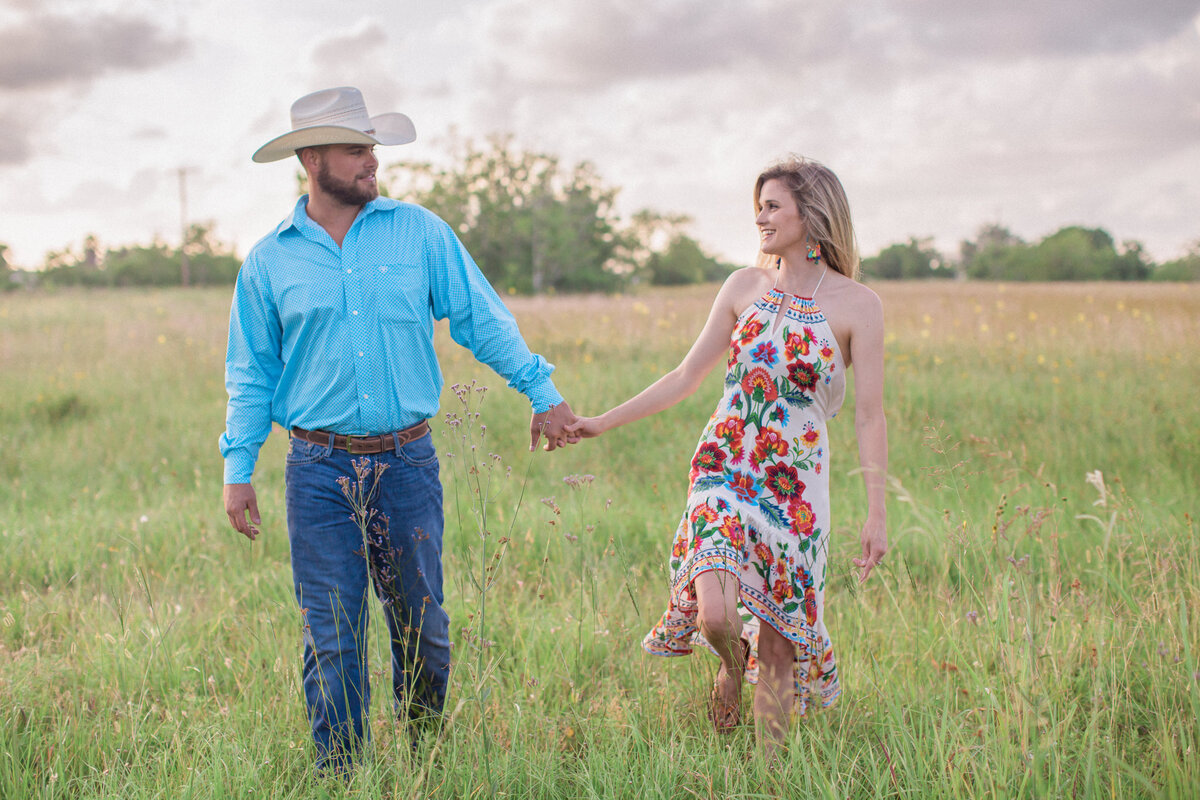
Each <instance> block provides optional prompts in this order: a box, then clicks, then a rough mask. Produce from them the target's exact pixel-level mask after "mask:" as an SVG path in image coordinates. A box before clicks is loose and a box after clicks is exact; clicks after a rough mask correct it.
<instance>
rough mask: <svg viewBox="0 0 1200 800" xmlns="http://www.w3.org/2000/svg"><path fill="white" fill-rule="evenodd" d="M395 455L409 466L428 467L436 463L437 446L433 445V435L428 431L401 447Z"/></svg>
mask: <svg viewBox="0 0 1200 800" xmlns="http://www.w3.org/2000/svg"><path fill="white" fill-rule="evenodd" d="M396 455H398V456H399V457H400V460H401V461H403V462H404V463H405V464H408V465H409V466H410V467H428V466H432V465H433V464H436V463H437V448H435V447H434V446H433V436H432V435H431V434H428V433H427V434H425V435H424V436H422V437H421V438H420V439H414V440H413V441H411V442H409V443H408V444H406V445H404V446H403V447H401V448H400V451H399V452H398V453H397V454H396Z"/></svg>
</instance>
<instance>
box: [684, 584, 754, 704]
mask: <svg viewBox="0 0 1200 800" xmlns="http://www.w3.org/2000/svg"><path fill="white" fill-rule="evenodd" d="M695 588H696V602H697V604H698V606H699V611H698V617H699V619H698V622H699V625H700V632H701V633H702V634H704V638H705V639H707V640H708V643H709V644H711V645H712V646H713V648H714V649H715V650H716V651H717V654H718V655H719V656H720V657H721V671H720V672H718V673H717V692H718V697H719V700H720V703H721V704H722V706H724V707H725V708H727V709H728V708H734V709H736V708H737V705H738V701H739V700H740V698H741V692H742V676H743V675H744V674H745V671H746V654H745V650H744V649H743V645H742V619H741V617H739V616H738V612H737V603H738V597H739V595H740V593H741V582H740V581H739V580H738V578H737V576H736V575H734V574H732V573H730V572H725V571H723V570H710V571H708V572H704V573H701V574H700V575H698V576H697V577H696V581H695ZM718 727H719V723H718Z"/></svg>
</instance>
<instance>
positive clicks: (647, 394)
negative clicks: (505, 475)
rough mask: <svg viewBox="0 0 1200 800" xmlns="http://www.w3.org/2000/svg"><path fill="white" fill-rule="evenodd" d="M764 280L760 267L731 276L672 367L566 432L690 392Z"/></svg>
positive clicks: (595, 427) (605, 426)
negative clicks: (684, 351) (677, 364)
mask: <svg viewBox="0 0 1200 800" xmlns="http://www.w3.org/2000/svg"><path fill="white" fill-rule="evenodd" d="M762 280H763V275H762V272H761V270H758V269H757V268H755V267H747V268H745V269H741V270H738V271H737V272H735V273H733V274H732V275H730V276H729V277H728V278H727V279H726V280H725V284H724V285H723V286H722V287H721V291H720V292H718V293H717V297H716V300H714V301H713V305H712V310H711V311H709V314H708V321H707V322H705V323H704V328H703V330H701V331H700V335H699V336H698V337H696V341H695V342H694V343H693V344H692V348H691V350H689V351H688V354H687V355H686V356H684V358H683V361H681V362H680V363H679V366H677V367H676V368H675V369H673V370H671V371H670V372H668V373H667V374H666V375H663V376H662V377H661V378H659V379H658V380H657V381H655V382H654V383H652V384H650V385H649V386H647V387H646V388H645V389H643V390H642V391H641V392H639V393H638V394H637V395H635V396H634V397H631V398H630V399H628V400H626V401H625V402H624V403H621V404H620V405H619V406H616V407H615V408H612V409H610V410H608V411H606V412H604V413H603V414H601V415H600V416H598V417H580V418H579V419H578V420H577V421H576V422H575V423H574V424H572V425H568V426H566V428H565V430H566V431H567V432H568V433H574V434H578V435H579V436H582V437H584V438H590V437H593V436H599V435H600V434H602V433H604V432H605V431H609V430H612V429H613V428H617V427H620V426H621V425H625V424H628V423H630V422H634V421H636V420H639V419H641V418H643V417H648V416H650V415H651V414H657V413H658V412H659V411H663V410H664V409H667V408H670V407H671V406H673V405H675V404H676V403H678V402H679V401H680V400H682V399H684V398H685V397H687V396H689V395H691V394H692V393H693V392H695V391H696V389H697V388H698V387H699V386H700V383H701V382H702V381H703V380H704V378H705V377H706V376H707V375H708V373H709V372H711V371H712V368H713V367H714V366H716V365H717V364H718V363H719V362H720V361H721V358H722V357H723V356H724V355H725V353H726V352H727V351H728V350H729V340H730V338H731V337H732V336H733V326H734V325H735V324H736V323H737V316H738V314H739V313H741V311H742V310H744V306H745V305H749V302H750V301H749V300H748V299H747V297H749V296H750V295H751V294H753V292H754V291H755V290H756V289H757V287H758V286H759V285H760V283H761V281H762Z"/></svg>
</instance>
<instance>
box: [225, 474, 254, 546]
mask: <svg viewBox="0 0 1200 800" xmlns="http://www.w3.org/2000/svg"><path fill="white" fill-rule="evenodd" d="M224 495H225V513H226V514H228V515H229V524H230V525H232V526H233V529H234V530H235V531H237V532H238V533H240V534H242V535H243V536H245V537H246V538H247V539H249V540H250V541H254V540H255V538H257V537H258V528H256V527H254V526H255V525H261V524H262V519H260V518H259V516H258V497H257V495H255V494H254V487H253V486H251V485H250V484H248V483H227V484H225V491H224ZM247 515H248V516H249V519H247Z"/></svg>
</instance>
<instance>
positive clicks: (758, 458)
mask: <svg viewBox="0 0 1200 800" xmlns="http://www.w3.org/2000/svg"><path fill="white" fill-rule="evenodd" d="M787 453H788V443H787V439H784V438H783V432H782V431H779V430H777V429H775V428H771V427H766V428H763V429H762V430H760V431H759V432H758V436H756V437H754V453H753V455H751V456H750V460H751V461H753V462H754V465H755V466H759V465H760V464H762V463H763V462H764V461H766V460H767V459H768V458H769V457H770V456H772V455H778V456H786V455H787Z"/></svg>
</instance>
